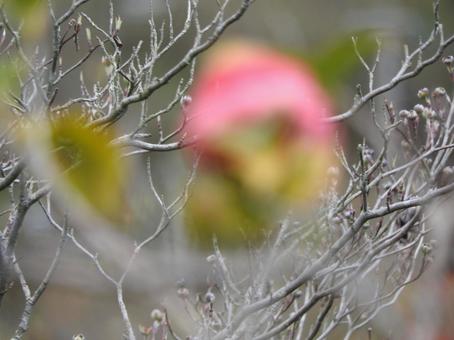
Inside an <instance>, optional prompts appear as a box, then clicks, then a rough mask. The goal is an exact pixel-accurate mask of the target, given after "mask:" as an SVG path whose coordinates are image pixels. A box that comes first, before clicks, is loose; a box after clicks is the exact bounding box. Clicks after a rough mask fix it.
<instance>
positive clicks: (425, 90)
mask: <svg viewBox="0 0 454 340" xmlns="http://www.w3.org/2000/svg"><path fill="white" fill-rule="evenodd" d="M428 96H429V89H428V88H427V87H424V88H422V89H420V90H419V91H418V98H421V99H423V98H426V97H428Z"/></svg>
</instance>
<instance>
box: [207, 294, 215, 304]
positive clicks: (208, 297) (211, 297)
mask: <svg viewBox="0 0 454 340" xmlns="http://www.w3.org/2000/svg"><path fill="white" fill-rule="evenodd" d="M204 300H205V302H206V303H213V302H214V300H216V296H215V295H214V294H213V293H212V292H207V293H206V294H205V297H204Z"/></svg>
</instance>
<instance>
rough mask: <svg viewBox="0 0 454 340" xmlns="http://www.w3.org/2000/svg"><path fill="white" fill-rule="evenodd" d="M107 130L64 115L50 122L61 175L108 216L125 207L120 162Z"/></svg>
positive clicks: (120, 211) (113, 217)
mask: <svg viewBox="0 0 454 340" xmlns="http://www.w3.org/2000/svg"><path fill="white" fill-rule="evenodd" d="M110 137H111V136H109V134H108V133H106V132H103V133H100V132H96V131H94V130H93V129H90V128H88V127H87V126H86V125H85V124H84V123H83V122H82V121H80V120H77V119H75V118H73V117H64V118H60V119H58V120H56V121H55V122H53V124H52V127H51V147H52V149H55V150H56V151H55V153H54V155H55V160H56V163H57V165H58V167H59V168H60V170H62V171H63V173H64V176H63V177H64V179H65V180H67V181H68V182H69V184H70V185H71V187H72V188H73V189H74V190H75V191H77V192H79V193H80V194H81V196H82V197H83V198H84V199H85V200H86V201H87V203H89V204H90V205H91V206H92V207H93V208H94V209H95V210H97V211H98V212H99V213H101V214H102V215H104V216H105V217H108V218H111V219H117V218H119V217H120V216H119V214H121V213H122V211H124V210H125V209H124V202H123V199H122V198H123V195H122V189H123V165H122V164H123V162H121V159H120V151H119V150H118V149H117V148H116V147H114V146H112V145H111V143H110V141H111V138H110Z"/></svg>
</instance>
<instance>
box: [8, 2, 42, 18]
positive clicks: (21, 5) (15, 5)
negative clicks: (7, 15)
mask: <svg viewBox="0 0 454 340" xmlns="http://www.w3.org/2000/svg"><path fill="white" fill-rule="evenodd" d="M43 2H44V1H43V0H10V1H7V3H8V5H9V6H10V7H11V8H12V9H13V11H15V14H17V15H21V14H24V12H28V11H31V10H33V9H34V8H35V7H36V6H38V5H39V4H42V3H43Z"/></svg>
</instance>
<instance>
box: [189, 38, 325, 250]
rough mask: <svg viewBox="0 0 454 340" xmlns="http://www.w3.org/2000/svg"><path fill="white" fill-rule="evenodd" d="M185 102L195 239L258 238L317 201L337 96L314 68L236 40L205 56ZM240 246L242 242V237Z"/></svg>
mask: <svg viewBox="0 0 454 340" xmlns="http://www.w3.org/2000/svg"><path fill="white" fill-rule="evenodd" d="M191 97H192V101H190V103H188V105H187V106H186V113H187V118H188V122H187V125H186V133H187V137H186V138H188V139H189V140H192V139H193V138H195V141H196V143H195V144H196V147H197V148H198V149H199V150H200V151H202V152H203V156H202V162H201V164H202V169H201V170H202V171H201V172H200V173H199V177H198V179H197V180H196V181H195V183H194V187H193V194H192V195H191V197H190V199H189V201H188V205H187V207H186V211H185V217H186V225H187V228H188V232H189V235H190V237H191V238H192V240H195V242H196V243H197V242H198V243H199V244H202V245H205V246H206V245H210V244H211V237H212V235H213V234H216V235H217V237H218V240H219V241H220V242H221V243H222V244H224V245H229V246H237V245H239V244H242V242H241V241H242V240H243V241H244V239H246V240H248V241H253V240H254V241H259V240H260V239H261V238H262V237H263V229H264V228H272V226H273V225H274V224H275V220H276V218H277V217H278V216H279V215H281V214H282V213H283V212H285V211H286V210H287V209H288V208H289V205H295V204H296V205H301V203H304V204H313V203H315V202H316V201H317V197H318V195H317V191H318V190H319V189H320V188H321V187H322V185H323V183H324V182H325V181H326V179H325V174H326V170H327V168H328V166H329V164H330V163H331V160H332V157H331V146H332V142H333V140H334V138H333V136H334V134H333V131H334V129H333V127H332V126H330V125H327V124H324V123H323V121H322V120H323V118H324V117H326V116H327V115H329V114H330V113H331V108H332V106H331V103H330V100H329V98H328V96H327V95H326V94H325V93H324V91H323V90H322V88H321V86H320V85H319V83H318V82H317V80H316V78H315V76H314V75H313V74H312V72H311V70H310V69H309V67H308V66H306V65H304V64H303V63H301V62H297V61H295V60H293V59H291V58H289V57H287V56H285V55H282V54H279V53H277V52H275V51H273V50H271V49H268V48H266V47H263V46H259V45H255V44H251V43H245V42H232V43H229V44H224V45H220V47H218V48H217V49H216V50H214V52H212V53H211V54H209V55H208V57H207V59H206V62H205V64H204V65H203V67H202V70H201V72H200V74H199V75H198V76H197V78H196V82H195V84H194V87H193V89H192V91H191ZM243 244H244V243H243Z"/></svg>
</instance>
